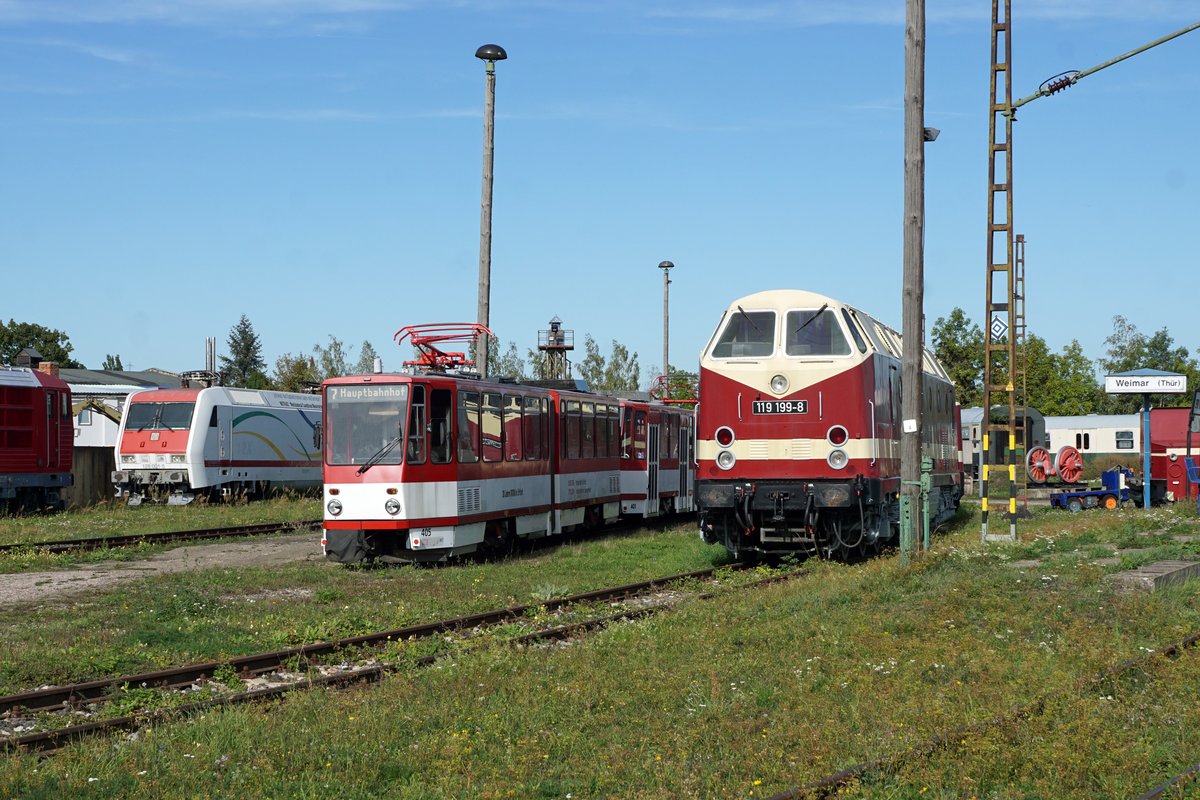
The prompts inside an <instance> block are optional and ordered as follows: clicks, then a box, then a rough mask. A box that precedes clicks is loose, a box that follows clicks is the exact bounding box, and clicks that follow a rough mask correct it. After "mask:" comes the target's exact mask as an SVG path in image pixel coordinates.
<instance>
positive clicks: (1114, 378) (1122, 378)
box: [1104, 370, 1187, 394]
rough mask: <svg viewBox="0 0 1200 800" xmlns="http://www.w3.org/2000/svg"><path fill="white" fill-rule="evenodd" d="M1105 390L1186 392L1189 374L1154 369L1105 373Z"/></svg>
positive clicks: (1108, 391)
mask: <svg viewBox="0 0 1200 800" xmlns="http://www.w3.org/2000/svg"><path fill="white" fill-rule="evenodd" d="M1104 391H1105V392H1107V393H1108V394H1186V393H1187V376H1186V375H1177V374H1175V373H1173V372H1155V371H1153V370H1135V371H1133V372H1124V373H1122V374H1120V375H1105V376H1104Z"/></svg>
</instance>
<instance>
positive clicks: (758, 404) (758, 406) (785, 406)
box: [750, 400, 808, 414]
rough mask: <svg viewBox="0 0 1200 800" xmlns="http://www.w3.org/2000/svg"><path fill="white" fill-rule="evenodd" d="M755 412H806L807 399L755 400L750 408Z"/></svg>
mask: <svg viewBox="0 0 1200 800" xmlns="http://www.w3.org/2000/svg"><path fill="white" fill-rule="evenodd" d="M750 410H751V411H753V412H754V413H755V414H807V413H808V401H807V400H755V401H754V404H753V405H752V406H751V408H750Z"/></svg>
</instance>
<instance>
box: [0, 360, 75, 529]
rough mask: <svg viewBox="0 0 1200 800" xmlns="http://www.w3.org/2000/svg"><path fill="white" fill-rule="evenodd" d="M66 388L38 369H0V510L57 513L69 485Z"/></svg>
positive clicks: (70, 429)
mask: <svg viewBox="0 0 1200 800" xmlns="http://www.w3.org/2000/svg"><path fill="white" fill-rule="evenodd" d="M71 417H72V413H71V389H70V387H68V386H67V384H66V382H65V381H63V380H62V379H60V378H58V377H56V376H54V375H51V374H49V373H47V372H42V371H40V370H32V369H26V368H24V367H0V511H2V512H9V511H14V512H20V511H36V510H41V509H47V508H49V509H61V508H62V507H63V498H62V494H61V492H62V490H63V489H64V488H66V487H68V486H70V485H71V484H72V482H73V480H74V479H73V477H72V474H71V467H72V463H73V459H74V446H75V428H74V425H73V423H72V419H71Z"/></svg>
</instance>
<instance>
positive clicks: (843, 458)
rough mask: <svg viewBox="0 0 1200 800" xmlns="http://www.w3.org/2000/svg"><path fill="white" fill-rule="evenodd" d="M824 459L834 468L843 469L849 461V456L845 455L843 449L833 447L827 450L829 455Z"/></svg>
mask: <svg viewBox="0 0 1200 800" xmlns="http://www.w3.org/2000/svg"><path fill="white" fill-rule="evenodd" d="M825 460H826V461H828V462H829V466H831V467H833V468H834V469H844V468H845V466H846V465H847V464H849V463H850V456H848V455H846V451H845V450H839V449H834V450H830V451H829V457H828V458H826V459H825Z"/></svg>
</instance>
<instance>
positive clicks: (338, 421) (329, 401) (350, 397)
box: [325, 384, 408, 466]
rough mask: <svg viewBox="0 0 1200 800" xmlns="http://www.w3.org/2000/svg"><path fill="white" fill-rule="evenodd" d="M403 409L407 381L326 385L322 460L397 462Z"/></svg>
mask: <svg viewBox="0 0 1200 800" xmlns="http://www.w3.org/2000/svg"><path fill="white" fill-rule="evenodd" d="M407 409H408V384H394V385H390V386H389V385H382V386H381V385H378V384H376V385H372V386H343V385H338V386H329V387H326V389H325V435H326V439H325V460H326V463H328V464H331V465H333V466H347V465H351V464H360V465H361V464H366V463H367V462H373V463H375V464H399V463H400V462H401V461H402V460H403V457H404V448H403V447H398V446H396V444H394V443H396V442H403V441H404V427H405V425H404V422H405V420H406V419H407V418H408V415H407V413H406V412H407ZM389 445H392V446H391V449H388V446H389ZM385 451H386V452H385Z"/></svg>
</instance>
